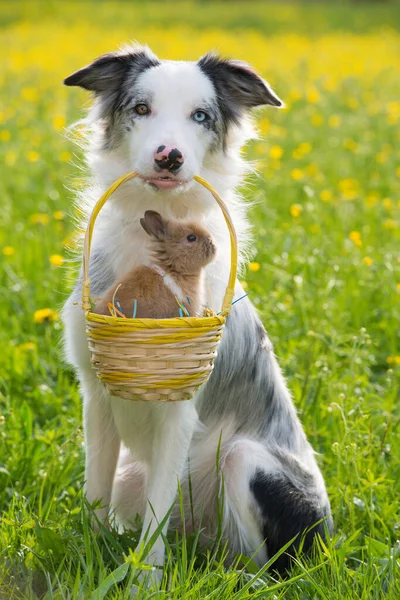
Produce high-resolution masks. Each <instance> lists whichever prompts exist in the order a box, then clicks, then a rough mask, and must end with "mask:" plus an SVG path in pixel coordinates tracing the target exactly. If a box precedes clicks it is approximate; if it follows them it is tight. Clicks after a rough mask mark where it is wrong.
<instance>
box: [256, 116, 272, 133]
mask: <svg viewBox="0 0 400 600" xmlns="http://www.w3.org/2000/svg"><path fill="white" fill-rule="evenodd" d="M270 127H271V123H270V121H269V119H267V118H266V117H263V118H262V119H260V120H259V121H258V129H259V130H260V132H261V133H262V134H264V135H265V134H266V133H268V131H269V130H270Z"/></svg>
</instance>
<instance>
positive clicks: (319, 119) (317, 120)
mask: <svg viewBox="0 0 400 600" xmlns="http://www.w3.org/2000/svg"><path fill="white" fill-rule="evenodd" d="M310 121H311V125H314V127H321V125H322V124H323V122H324V117H323V116H322V115H320V114H319V113H317V114H315V115H312V117H311V119H310Z"/></svg>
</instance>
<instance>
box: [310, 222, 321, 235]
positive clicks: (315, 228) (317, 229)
mask: <svg viewBox="0 0 400 600" xmlns="http://www.w3.org/2000/svg"><path fill="white" fill-rule="evenodd" d="M310 231H311V233H319V232H320V231H321V225H318V223H313V224H312V225H311V227H310Z"/></svg>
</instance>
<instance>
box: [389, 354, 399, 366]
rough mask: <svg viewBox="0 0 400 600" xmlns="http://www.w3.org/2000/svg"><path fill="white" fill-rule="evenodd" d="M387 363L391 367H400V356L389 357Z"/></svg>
mask: <svg viewBox="0 0 400 600" xmlns="http://www.w3.org/2000/svg"><path fill="white" fill-rule="evenodd" d="M386 362H387V363H388V364H389V365H397V366H398V367H399V366H400V356H388V357H387V359H386Z"/></svg>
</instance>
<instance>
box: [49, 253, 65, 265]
mask: <svg viewBox="0 0 400 600" xmlns="http://www.w3.org/2000/svg"><path fill="white" fill-rule="evenodd" d="M49 260H50V264H51V265H53V266H54V267H61V265H62V264H64V257H63V256H61V254H52V255H51V256H50V259H49Z"/></svg>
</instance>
